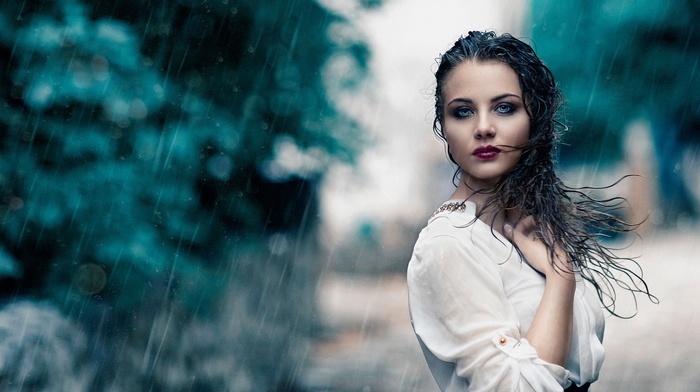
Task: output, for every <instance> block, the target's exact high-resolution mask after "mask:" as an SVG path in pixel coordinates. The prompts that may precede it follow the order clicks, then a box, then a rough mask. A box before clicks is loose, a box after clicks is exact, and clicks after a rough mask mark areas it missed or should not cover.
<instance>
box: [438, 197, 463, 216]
mask: <svg viewBox="0 0 700 392" xmlns="http://www.w3.org/2000/svg"><path fill="white" fill-rule="evenodd" d="M466 208H467V204H466V202H463V201H452V202H449V203H445V204H443V205H441V206H440V207H439V208H438V209H437V211H435V212H433V215H431V216H430V217H431V218H432V217H434V216H435V215H437V214H439V213H441V212H445V211H447V212H454V211H459V212H464V210H465V209H466Z"/></svg>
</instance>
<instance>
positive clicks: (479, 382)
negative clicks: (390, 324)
mask: <svg viewBox="0 0 700 392" xmlns="http://www.w3.org/2000/svg"><path fill="white" fill-rule="evenodd" d="M408 292H409V304H410V310H411V317H412V321H413V327H414V329H415V332H416V334H417V335H418V336H419V337H420V339H421V340H422V342H423V344H424V345H425V346H426V347H427V348H428V349H429V350H430V352H431V353H433V355H435V356H436V357H437V358H439V359H440V360H443V361H446V362H452V363H454V364H455V373H456V374H457V375H458V376H460V377H463V378H465V379H466V380H467V382H468V384H469V390H470V391H562V390H563V388H565V387H567V386H568V385H570V381H569V371H567V370H566V369H565V368H563V367H561V366H558V365H554V364H551V363H547V362H545V361H543V360H542V359H540V358H539V357H538V356H537V352H536V351H535V349H534V348H533V347H532V346H531V345H530V344H529V343H528V342H527V340H526V339H525V338H524V337H522V336H520V332H519V322H518V318H517V314H516V313H515V310H514V309H513V307H512V306H511V304H510V303H509V302H508V299H507V297H506V295H505V292H504V289H503V283H502V281H501V278H500V275H499V273H498V270H497V267H496V265H495V264H494V262H493V261H491V260H490V259H489V258H488V256H487V255H486V254H484V253H483V252H482V251H481V250H479V249H478V248H475V249H472V247H470V248H469V249H467V244H465V242H464V239H458V238H455V237H453V236H450V235H433V236H430V235H428V236H426V237H425V238H422V239H419V242H418V243H417V244H416V247H415V249H414V253H413V256H412V258H411V261H410V263H409V268H408Z"/></svg>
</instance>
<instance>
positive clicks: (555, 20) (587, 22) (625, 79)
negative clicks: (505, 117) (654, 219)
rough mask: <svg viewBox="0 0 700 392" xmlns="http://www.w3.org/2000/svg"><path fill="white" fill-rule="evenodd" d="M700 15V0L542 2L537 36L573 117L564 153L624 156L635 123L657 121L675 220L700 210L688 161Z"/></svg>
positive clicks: (697, 132)
mask: <svg viewBox="0 0 700 392" xmlns="http://www.w3.org/2000/svg"><path fill="white" fill-rule="evenodd" d="M699 18H700V4H698V2H696V1H693V0H682V1H675V2H667V1H662V0H654V1H645V2H644V3H639V2H634V1H631V0H623V1H620V0H615V1H613V0H598V1H592V2H555V1H551V0H533V2H532V22H533V40H534V42H535V43H536V45H537V50H538V52H539V53H540V54H541V56H542V57H543V59H544V60H545V62H546V63H547V64H548V65H549V66H550V68H551V69H552V71H553V72H554V73H555V75H556V77H557V79H558V81H559V83H560V84H561V86H562V89H563V90H564V94H565V96H566V97H567V99H568V102H567V109H568V114H569V116H568V119H569V120H570V122H571V123H572V124H573V127H572V132H571V133H569V134H568V136H567V137H566V139H565V141H566V142H567V143H568V146H564V148H563V149H562V160H563V161H565V162H566V161H574V160H584V161H589V162H591V161H593V162H597V163H602V164H608V163H612V162H615V161H616V160H619V158H620V157H621V155H622V148H621V147H622V146H621V143H622V140H623V139H622V136H623V135H622V131H623V129H624V128H625V125H626V124H627V123H629V122H630V121H632V120H634V119H636V118H639V117H643V118H646V119H648V120H649V121H650V122H651V123H652V131H653V142H654V146H655V149H656V153H657V158H658V169H659V177H658V181H659V189H660V191H661V197H662V199H661V206H660V207H661V208H662V209H663V211H664V213H665V214H664V215H665V218H666V219H665V222H675V220H676V219H677V218H678V217H679V216H687V217H691V218H696V217H697V213H698V210H697V205H696V201H695V200H693V197H692V195H691V193H690V192H689V190H688V187H687V185H686V184H685V183H684V181H683V178H682V171H683V170H682V168H683V167H682V159H683V155H684V154H683V153H684V151H685V149H686V148H688V147H689V146H690V145H694V146H696V147H697V146H698V143H699V142H700V129H699V128H700V127H699V124H700V110H698V108H699V107H700V101H699V99H698V95H697V91H698V90H699V89H700V78H698V77H697V72H698V60H699V59H700V26H699V25H698V24H697V21H698V20H699ZM581 146H586V148H581Z"/></svg>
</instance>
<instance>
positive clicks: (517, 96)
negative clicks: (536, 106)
mask: <svg viewBox="0 0 700 392" xmlns="http://www.w3.org/2000/svg"><path fill="white" fill-rule="evenodd" d="M508 97H515V98H518V99H521V98H520V96H519V95H517V94H512V93H506V94H501V95H497V96H495V97H493V98H491V102H496V101H500V100H501V99H503V98H508ZM454 102H466V103H474V101H472V100H471V99H469V98H455V99H453V100H451V101H450V102H448V103H447V105H448V106H449V105H451V104H452V103H454Z"/></svg>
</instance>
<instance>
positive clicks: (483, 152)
mask: <svg viewBox="0 0 700 392" xmlns="http://www.w3.org/2000/svg"><path fill="white" fill-rule="evenodd" d="M500 153H501V150H500V149H499V148H496V147H494V146H490V145H489V146H484V147H479V148H477V149H476V150H474V152H472V155H474V156H475V157H477V158H479V159H493V158H495V157H497V156H498V154H500Z"/></svg>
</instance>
